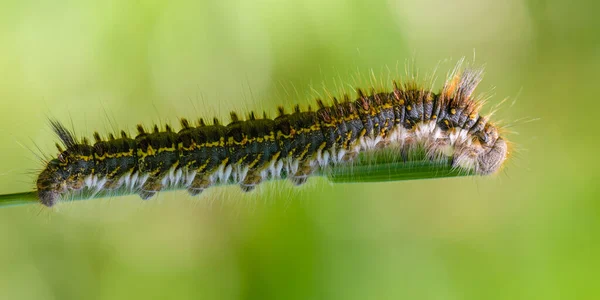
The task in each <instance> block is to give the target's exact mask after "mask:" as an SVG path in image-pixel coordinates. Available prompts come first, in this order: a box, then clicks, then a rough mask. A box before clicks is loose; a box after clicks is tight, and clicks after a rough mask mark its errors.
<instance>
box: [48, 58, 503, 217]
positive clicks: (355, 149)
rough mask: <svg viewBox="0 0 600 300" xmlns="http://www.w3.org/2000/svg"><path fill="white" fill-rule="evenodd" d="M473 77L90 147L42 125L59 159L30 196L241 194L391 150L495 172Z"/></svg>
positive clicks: (478, 73) (143, 133)
mask: <svg viewBox="0 0 600 300" xmlns="http://www.w3.org/2000/svg"><path fill="white" fill-rule="evenodd" d="M482 74H483V73H482V70H481V69H466V70H464V71H462V72H458V71H457V72H455V73H454V74H453V75H452V76H450V78H449V79H448V80H447V81H446V83H445V84H444V87H443V88H442V90H441V91H440V92H439V93H434V92H432V91H431V90H430V89H427V88H423V87H419V86H418V85H417V84H415V83H414V82H410V83H405V84H400V83H397V82H395V81H394V83H393V89H392V90H391V91H388V92H376V91H375V90H374V89H372V90H371V91H369V92H368V93H366V92H364V91H363V90H361V89H357V97H356V98H355V99H350V97H349V96H348V95H344V96H343V98H342V100H341V101H338V100H337V99H335V98H333V99H332V101H331V102H332V103H331V104H330V105H327V104H325V103H324V102H323V101H321V100H317V106H318V108H317V109H316V110H312V109H310V108H309V109H308V110H302V109H300V107H299V106H296V107H295V108H294V109H293V112H291V113H287V112H286V111H285V109H284V108H283V107H279V108H278V116H277V117H276V118H274V119H270V118H268V117H267V116H266V114H264V115H263V116H261V117H258V116H256V115H255V114H254V113H250V114H249V115H248V117H247V118H245V119H244V120H242V119H241V118H239V117H238V115H237V114H236V113H233V112H232V113H231V122H230V123H229V124H227V125H223V124H221V123H220V122H219V120H217V119H214V120H213V122H212V123H211V124H206V122H205V121H204V120H203V119H199V120H198V121H197V122H194V123H191V122H190V121H188V120H186V119H181V120H180V124H181V129H180V130H179V131H177V132H176V131H174V130H173V129H172V128H171V127H170V126H168V125H167V126H165V127H164V128H159V127H158V126H156V125H155V126H154V128H153V129H152V130H150V131H148V130H146V129H144V127H143V126H141V125H138V126H137V132H138V134H137V136H135V137H130V136H129V135H128V134H126V133H125V132H124V131H121V132H120V135H119V136H118V137H115V136H113V135H112V134H109V135H108V137H107V138H106V139H103V138H102V137H101V136H100V134H98V133H94V140H95V142H94V144H91V143H90V142H89V141H88V140H87V139H86V138H83V139H81V140H80V141H79V140H77V139H76V138H75V136H74V134H73V133H72V132H71V131H70V130H68V129H66V128H65V127H64V126H63V125H62V124H61V123H59V122H57V121H51V126H52V128H53V130H54V132H55V133H56V134H57V135H58V137H59V138H60V140H61V142H62V145H63V147H64V149H63V147H61V146H59V145H58V144H57V147H58V149H59V152H60V154H59V155H58V156H57V157H56V158H53V159H51V160H50V161H48V162H47V164H46V166H45V168H44V169H43V170H42V172H41V173H40V174H39V176H38V178H37V183H36V187H37V195H38V198H39V201H40V202H41V203H42V204H44V205H46V206H53V205H54V204H56V203H57V201H58V200H59V199H60V198H61V197H62V196H64V195H65V194H67V193H70V192H73V191H79V190H82V189H90V190H94V191H100V190H108V191H110V190H114V189H118V188H128V189H131V190H132V191H134V192H136V193H137V194H139V196H140V197H141V198H142V199H149V198H151V197H152V196H153V195H155V194H156V193H157V192H159V191H160V190H161V189H164V188H165V187H168V186H179V187H184V188H186V189H187V190H188V192H189V193H190V194H191V195H197V194H200V193H201V192H202V191H203V190H205V189H207V188H209V187H210V186H212V185H216V184H219V183H224V182H229V183H230V182H234V183H237V184H239V185H240V187H241V188H242V189H243V190H244V191H250V190H252V189H254V188H255V187H256V185H258V184H260V183H261V182H263V181H265V180H269V179H276V178H281V177H286V178H288V179H290V180H291V181H292V182H293V183H294V184H296V185H300V184H302V183H304V182H306V180H307V178H308V177H309V176H310V175H311V174H312V173H313V172H314V171H315V170H317V169H318V168H326V167H335V166H336V165H338V164H344V163H350V162H352V161H353V159H354V158H355V157H356V156H357V154H358V153H359V152H362V151H373V150H375V149H381V148H388V147H392V148H393V149H398V150H399V151H398V152H397V153H398V155H406V153H407V152H408V151H410V150H411V149H415V148H417V147H420V148H422V149H425V152H426V155H427V157H428V159H432V160H436V159H440V158H451V159H452V164H453V166H454V167H457V168H462V169H465V170H468V171H474V172H475V173H476V174H480V175H487V174H492V173H495V172H497V171H498V170H499V169H500V168H501V167H502V165H503V163H504V161H505V160H506V158H507V154H508V144H507V142H506V141H505V139H504V138H503V137H501V136H500V135H499V130H498V127H497V126H495V125H493V124H492V123H491V122H489V120H488V117H486V116H482V115H480V114H479V111H480V109H481V106H482V101H481V100H479V99H478V98H476V97H474V96H472V94H473V91H474V90H475V88H476V87H477V85H478V84H479V82H480V81H481V78H482Z"/></svg>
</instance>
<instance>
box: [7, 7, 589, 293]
mask: <svg viewBox="0 0 600 300" xmlns="http://www.w3.org/2000/svg"><path fill="white" fill-rule="evenodd" d="M594 6H595V7H594ZM598 11H599V7H598V5H597V4H595V1H588V2H584V1H572V2H568V1H558V0H554V1H543V0H530V1H519V0H507V1H492V0H486V1H479V0H458V1H445V0H426V1H408V0H389V1H344V0H330V1H322V0H305V1H302V0H265V1H243V0H237V1H235V0H225V1H201V2H198V3H196V1H170V2H167V1H117V0H112V1H16V0H0V45H1V46H0V74H1V77H0V112H1V116H2V117H1V118H0V143H1V152H0V154H1V155H2V156H1V157H2V158H1V162H2V163H1V164H0V192H1V193H14V192H22V191H27V190H30V189H31V188H32V186H33V182H34V178H35V172H36V171H37V170H39V168H40V167H41V165H40V163H39V161H38V160H37V158H36V155H35V154H34V152H35V153H45V154H49V155H50V154H51V155H54V154H55V150H54V146H53V144H54V142H55V137H54V136H53V135H52V133H51V131H50V129H49V128H48V125H47V121H46V120H47V117H53V118H57V119H59V120H61V121H64V122H66V123H72V124H73V125H72V126H73V127H74V128H76V129H77V132H78V133H79V134H81V135H86V136H90V135H91V133H92V132H93V131H94V130H100V131H101V132H104V133H106V132H108V131H110V130H111V128H113V127H114V128H119V129H121V128H129V129H133V128H134V126H135V124H136V123H137V122H142V123H144V124H146V125H149V124H152V123H153V122H161V123H165V122H170V123H176V120H177V118H178V117H181V116H185V117H197V116H204V117H210V116H213V115H216V116H225V115H227V114H228V111H229V110H231V109H236V110H237V111H247V110H250V109H257V110H262V109H267V110H269V111H271V112H273V111H274V108H275V106H276V105H277V104H286V105H288V104H289V105H291V104H292V103H298V102H299V103H307V102H309V101H310V100H311V99H312V98H313V97H314V96H315V92H313V91H312V90H311V86H312V87H314V88H315V89H316V90H317V91H321V86H322V83H325V85H327V86H328V87H329V88H330V89H332V90H335V87H336V83H337V85H341V84H340V82H343V83H350V84H353V83H354V82H355V79H354V77H355V76H353V74H356V72H357V70H359V71H360V72H361V74H363V75H361V76H363V77H366V75H364V74H366V73H368V71H369V69H370V68H372V69H373V70H374V72H375V73H376V74H383V78H384V79H386V78H387V75H388V72H387V68H390V69H391V70H393V71H392V75H393V76H394V77H395V74H396V73H395V68H396V65H399V66H400V67H399V68H400V69H401V70H403V68H404V65H405V61H407V60H408V61H412V60H413V59H414V61H415V63H414V65H415V66H416V67H418V68H419V70H420V71H421V72H422V74H425V73H426V72H428V71H431V70H432V69H433V68H434V67H435V66H436V65H439V68H438V75H439V76H438V77H439V78H438V81H437V82H436V88H439V87H440V86H441V84H442V80H443V78H444V76H445V74H446V72H447V71H448V70H450V69H451V68H452V67H453V65H454V63H455V62H456V61H457V59H459V58H460V57H463V56H465V57H467V60H471V58H472V57H473V53H475V55H476V60H475V62H476V64H477V65H483V64H485V65H486V77H485V79H484V81H483V82H482V84H481V85H480V87H479V89H478V92H483V93H487V94H490V95H492V97H491V99H490V101H489V103H488V105H487V106H486V108H485V111H489V110H491V109H492V108H493V107H494V105H496V104H498V103H500V101H501V100H502V99H503V98H505V97H507V98H508V101H507V102H505V103H504V104H503V105H501V106H500V110H499V111H498V112H497V114H496V116H495V119H497V120H502V121H503V124H508V125H510V130H511V131H513V133H511V134H509V138H510V140H511V141H512V142H513V143H514V151H513V155H512V157H511V159H510V161H509V162H508V164H507V167H506V168H505V170H504V171H503V172H502V173H500V174H498V175H497V176H493V177H491V178H458V179H442V180H421V181H413V182H393V183H381V184H336V185H331V184H329V183H327V182H326V181H325V180H323V179H320V178H314V179H311V180H310V182H309V184H308V185H307V186H305V187H302V188H300V189H294V188H291V187H290V185H289V184H288V183H286V182H283V183H282V182H276V183H269V184H265V185H263V186H261V187H260V188H259V190H258V191H257V192H256V193H252V194H251V195H243V194H242V193H241V192H240V191H239V188H237V187H222V188H214V189H212V190H209V191H207V193H206V195H203V197H201V198H199V199H194V198H191V197H189V196H187V195H186V194H185V193H184V192H172V193H163V194H161V195H160V197H158V199H153V200H151V201H146V202H142V201H141V200H139V198H137V197H121V198H112V199H110V200H92V201H79V202H76V203H65V204H62V205H60V206H59V207H58V208H57V209H54V210H47V209H44V208H41V207H40V206H37V205H30V206H19V207H8V208H1V209H0V298H1V299H89V298H93V299H126V298H142V299H164V298H175V299H397V298H405V299H585V298H587V299H596V298H598V297H599V296H600V288H599V287H598V286H597V282H596V280H597V277H596V276H598V272H599V270H600V261H599V250H600V218H599V211H600V201H598V200H599V199H598V198H599V197H598V196H599V194H600V193H599V192H598V183H597V181H598V176H597V166H598V157H596V155H597V147H598V146H600V144H599V143H598V133H597V128H596V127H597V124H596V123H597V122H596V119H597V117H595V116H594V115H593V112H595V111H597V110H598V109H599V108H600V105H599V104H598V103H599V102H598V99H597V98H598V96H597V94H598V90H597V88H598V79H599V78H600V76H599V72H598V70H599V68H600V19H598V18H597V14H598ZM399 73H403V71H400V72H399ZM333 78H336V80H335V81H336V82H334V80H333ZM294 89H296V90H297V91H298V92H297V93H296V92H295V91H294ZM534 119H539V120H537V121H534V122H529V121H531V120H534ZM38 148H39V150H38ZM29 149H32V150H33V152H31V151H29Z"/></svg>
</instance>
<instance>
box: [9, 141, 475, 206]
mask: <svg viewBox="0 0 600 300" xmlns="http://www.w3.org/2000/svg"><path fill="white" fill-rule="evenodd" d="M315 175H316V176H325V177H327V178H328V179H329V180H330V181H332V182H334V183H359V182H386V181H405V180H418V179H433V178H444V177H459V176H470V175H473V172H470V171H465V170H464V169H457V168H453V167H452V164H451V161H450V159H442V160H434V161H432V160H428V159H425V155H424V154H423V153H422V152H419V151H417V153H416V154H413V155H411V156H410V157H408V158H407V159H406V160H400V159H399V157H398V153H393V152H389V151H387V152H386V151H381V152H377V153H374V154H372V155H369V156H366V155H364V154H361V155H360V156H359V157H358V159H357V160H356V161H354V162H352V163H349V164H345V165H344V164H342V165H337V166H335V167H334V168H327V169H320V170H318V171H317V172H316V174H315ZM183 188H184V187H182V186H179V187H172V188H169V189H166V190H177V189H183ZM133 193H134V191H132V190H131V189H118V190H116V191H112V192H111V193H110V195H111V196H125V195H130V194H133ZM106 196H108V194H107V193H103V192H100V193H91V192H89V191H88V192H82V193H77V194H75V195H74V196H73V197H70V199H72V200H87V199H96V198H102V197H106ZM37 202H38V199H37V195H36V192H34V191H33V192H23V193H15V194H8V195H0V207H7V206H15V205H24V204H31V203H37Z"/></svg>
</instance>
